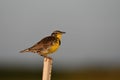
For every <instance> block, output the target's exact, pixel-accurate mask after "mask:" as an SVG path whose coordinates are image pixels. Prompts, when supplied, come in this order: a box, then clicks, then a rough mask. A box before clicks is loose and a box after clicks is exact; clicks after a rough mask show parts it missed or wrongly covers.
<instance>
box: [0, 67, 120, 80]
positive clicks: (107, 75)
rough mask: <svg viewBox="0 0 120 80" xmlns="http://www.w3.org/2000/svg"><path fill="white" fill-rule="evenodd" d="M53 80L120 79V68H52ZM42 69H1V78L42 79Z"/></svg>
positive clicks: (9, 79)
mask: <svg viewBox="0 0 120 80" xmlns="http://www.w3.org/2000/svg"><path fill="white" fill-rule="evenodd" d="M51 78H52V79H51V80H120V68H112V69H105V68H83V69H78V70H74V71H71V70H62V69H61V70H56V69H54V68H53V70H52V77H51ZM41 79H42V70H41V69H36V70H26V69H17V68H16V69H0V80H41Z"/></svg>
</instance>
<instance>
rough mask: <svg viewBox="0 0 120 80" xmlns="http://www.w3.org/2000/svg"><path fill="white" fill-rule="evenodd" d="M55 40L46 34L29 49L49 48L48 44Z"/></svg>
mask: <svg viewBox="0 0 120 80" xmlns="http://www.w3.org/2000/svg"><path fill="white" fill-rule="evenodd" d="M55 41H56V38H55V37H53V36H48V37H45V38H43V39H42V40H41V41H39V42H37V43H36V44H35V45H33V46H32V47H31V48H30V49H31V50H44V49H48V48H50V46H51V45H52V44H53V43H54V42H55Z"/></svg>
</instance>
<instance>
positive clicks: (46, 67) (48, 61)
mask: <svg viewBox="0 0 120 80" xmlns="http://www.w3.org/2000/svg"><path fill="white" fill-rule="evenodd" d="M51 72H52V58H50V57H44V63H43V75H42V80H51Z"/></svg>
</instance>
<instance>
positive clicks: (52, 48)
mask: <svg viewBox="0 0 120 80" xmlns="http://www.w3.org/2000/svg"><path fill="white" fill-rule="evenodd" d="M59 46H60V45H59V41H57V42H56V43H54V44H53V45H52V46H51V47H50V49H49V51H48V52H49V53H53V52H55V51H56V50H57V49H58V48H59ZM49 53H48V54H49Z"/></svg>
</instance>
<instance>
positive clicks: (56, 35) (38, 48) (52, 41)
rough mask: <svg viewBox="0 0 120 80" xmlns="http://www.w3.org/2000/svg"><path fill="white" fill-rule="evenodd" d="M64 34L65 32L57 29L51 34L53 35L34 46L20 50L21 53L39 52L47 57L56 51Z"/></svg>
mask: <svg viewBox="0 0 120 80" xmlns="http://www.w3.org/2000/svg"><path fill="white" fill-rule="evenodd" d="M62 34H65V32H62V31H59V30H56V31H54V32H53V33H52V34H51V36H47V37H45V38H43V39H42V40H41V41H39V42H38V43H36V44H35V45H33V46H32V47H30V48H27V49H25V50H22V51H20V53H24V52H33V53H38V54H39V55H41V56H43V57H47V55H48V54H51V53H53V52H55V51H56V50H57V49H58V48H59V46H60V44H61V37H62Z"/></svg>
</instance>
